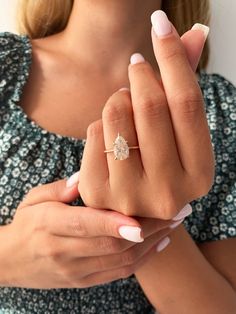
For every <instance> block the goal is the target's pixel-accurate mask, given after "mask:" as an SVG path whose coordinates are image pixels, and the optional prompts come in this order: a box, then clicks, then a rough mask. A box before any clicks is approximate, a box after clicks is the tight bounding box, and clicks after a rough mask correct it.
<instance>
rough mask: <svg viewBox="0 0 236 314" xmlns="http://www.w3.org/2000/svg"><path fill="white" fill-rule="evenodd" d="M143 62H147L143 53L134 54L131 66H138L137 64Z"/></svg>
mask: <svg viewBox="0 0 236 314" xmlns="http://www.w3.org/2000/svg"><path fill="white" fill-rule="evenodd" d="M142 62H145V59H144V57H143V55H142V54H141V53H134V54H132V56H131V57H130V63H131V64H137V63H142Z"/></svg>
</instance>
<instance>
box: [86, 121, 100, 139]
mask: <svg viewBox="0 0 236 314" xmlns="http://www.w3.org/2000/svg"><path fill="white" fill-rule="evenodd" d="M100 134H103V124H102V120H101V119H100V120H97V121H94V122H92V123H91V124H90V125H89V126H88V128H87V136H97V135H100Z"/></svg>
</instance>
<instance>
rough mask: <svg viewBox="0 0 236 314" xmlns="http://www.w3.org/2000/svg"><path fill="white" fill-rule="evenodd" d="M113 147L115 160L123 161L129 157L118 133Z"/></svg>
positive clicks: (127, 149) (127, 150) (126, 147)
mask: <svg viewBox="0 0 236 314" xmlns="http://www.w3.org/2000/svg"><path fill="white" fill-rule="evenodd" d="M113 145H114V154H115V159H116V160H124V159H127V158H128V157H129V147H128V145H127V142H126V140H125V139H124V138H123V137H122V136H120V135H119V133H118V136H117V138H116V140H115V142H114V143H113Z"/></svg>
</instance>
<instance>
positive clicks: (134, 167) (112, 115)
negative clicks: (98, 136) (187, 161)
mask: <svg viewBox="0 0 236 314" xmlns="http://www.w3.org/2000/svg"><path fill="white" fill-rule="evenodd" d="M102 120H103V129H104V141H105V146H106V150H109V149H113V147H114V145H113V144H114V142H115V141H116V140H117V141H119V140H121V141H122V137H123V139H124V141H127V143H126V142H124V143H122V144H123V145H122V146H123V148H120V149H119V148H118V149H117V151H118V153H117V155H116V156H114V152H111V153H106V156H107V163H108V168H109V173H110V185H111V186H112V187H114V189H115V190H116V186H117V185H119V186H118V188H119V191H120V193H121V190H122V188H124V189H126V191H127V190H128V189H129V182H130V189H129V190H131V189H134V186H133V182H135V180H136V179H137V178H139V177H140V176H141V174H142V172H143V168H142V163H141V159H140V153H139V149H132V150H128V149H126V148H125V146H127V145H128V146H133V147H134V146H138V140H137V135H136V130H135V125H134V120H133V109H132V104H131V98H130V92H129V91H127V90H120V91H118V92H116V93H114V94H113V95H112V96H111V97H110V98H109V99H108V101H107V103H106V105H105V107H104V109H103V112H102ZM118 133H119V139H117V136H118ZM126 153H129V155H131V156H130V157H129V158H127V157H128V156H126ZM115 158H117V160H114V159H115ZM125 158H127V159H125ZM124 159H125V160H124ZM112 180H113V181H112ZM122 182H123V183H125V184H122Z"/></svg>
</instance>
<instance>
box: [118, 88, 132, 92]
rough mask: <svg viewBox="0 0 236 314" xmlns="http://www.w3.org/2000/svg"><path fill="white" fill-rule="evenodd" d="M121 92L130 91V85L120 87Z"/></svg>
mask: <svg viewBox="0 0 236 314" xmlns="http://www.w3.org/2000/svg"><path fill="white" fill-rule="evenodd" d="M119 91H120V92H122V91H129V92H130V89H129V88H128V87H122V88H120V89H119Z"/></svg>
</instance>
